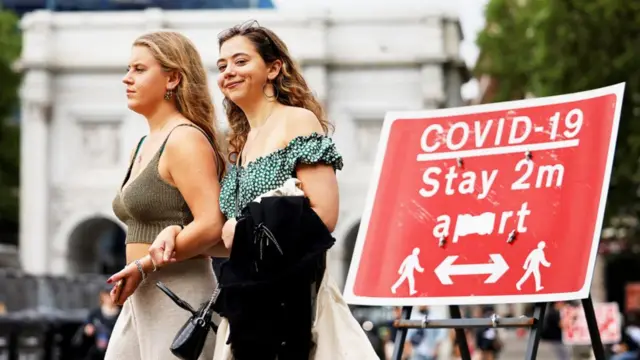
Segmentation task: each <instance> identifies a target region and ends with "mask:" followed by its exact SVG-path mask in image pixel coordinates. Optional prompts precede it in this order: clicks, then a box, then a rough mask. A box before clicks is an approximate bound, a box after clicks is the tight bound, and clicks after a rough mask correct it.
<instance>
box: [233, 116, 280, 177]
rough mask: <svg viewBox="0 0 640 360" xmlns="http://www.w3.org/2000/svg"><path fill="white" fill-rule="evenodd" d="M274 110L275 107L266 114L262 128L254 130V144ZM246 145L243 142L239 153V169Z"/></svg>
mask: <svg viewBox="0 0 640 360" xmlns="http://www.w3.org/2000/svg"><path fill="white" fill-rule="evenodd" d="M275 108H276V107H275V106H273V107H272V108H271V110H270V111H269V114H267V116H266V117H265V118H264V121H263V122H262V126H260V127H259V128H258V129H257V130H256V134H255V135H254V136H253V141H254V142H255V141H256V139H257V138H258V136H259V135H260V131H261V130H262V128H264V127H265V125H267V120H269V118H270V117H271V114H273V110H275ZM246 145H247V142H246V141H245V143H244V144H243V145H242V148H241V150H240V153H239V156H240V158H239V161H238V165H239V167H242V158H243V157H242V154H243V153H245V149H246ZM250 148H251V147H249V149H250Z"/></svg>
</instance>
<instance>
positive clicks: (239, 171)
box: [235, 145, 244, 218]
mask: <svg viewBox="0 0 640 360" xmlns="http://www.w3.org/2000/svg"><path fill="white" fill-rule="evenodd" d="M243 151H244V145H242V148H241V149H240V152H239V153H238V159H237V161H236V213H235V214H236V216H235V217H236V218H238V215H240V176H241V174H242V172H243V169H242V152H243Z"/></svg>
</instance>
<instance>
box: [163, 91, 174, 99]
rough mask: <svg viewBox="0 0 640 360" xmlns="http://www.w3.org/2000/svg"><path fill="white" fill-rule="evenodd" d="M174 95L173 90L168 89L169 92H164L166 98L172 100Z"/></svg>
mask: <svg viewBox="0 0 640 360" xmlns="http://www.w3.org/2000/svg"><path fill="white" fill-rule="evenodd" d="M172 96H173V90H167V92H165V93H164V99H165V100H171V97H172Z"/></svg>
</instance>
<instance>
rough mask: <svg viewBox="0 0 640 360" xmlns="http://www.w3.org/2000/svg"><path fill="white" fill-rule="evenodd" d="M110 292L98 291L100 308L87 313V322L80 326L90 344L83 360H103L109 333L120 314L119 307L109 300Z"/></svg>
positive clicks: (108, 289) (106, 289) (107, 290)
mask: <svg viewBox="0 0 640 360" xmlns="http://www.w3.org/2000/svg"><path fill="white" fill-rule="evenodd" d="M110 291H111V289H110V288H108V287H105V288H102V289H101V290H100V293H99V298H100V306H98V307H97V308H95V309H92V310H91V311H90V312H89V316H88V317H87V321H86V323H85V324H84V325H83V326H82V333H83V334H84V337H85V339H87V340H88V341H89V342H90V343H91V345H90V346H89V349H88V352H87V354H86V356H85V357H84V359H85V360H103V359H104V356H105V353H106V352H107V345H108V344H109V340H110V338H111V333H112V332H113V328H114V327H115V325H116V321H117V319H118V315H119V314H120V307H118V306H117V305H116V304H115V303H114V302H113V300H112V299H111V295H110Z"/></svg>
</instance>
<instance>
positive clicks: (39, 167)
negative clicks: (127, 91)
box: [20, 8, 469, 280]
mask: <svg viewBox="0 0 640 360" xmlns="http://www.w3.org/2000/svg"><path fill="white" fill-rule="evenodd" d="M249 18H254V19H257V20H258V21H259V22H260V23H261V24H262V25H265V26H267V27H270V28H272V29H273V30H274V31H275V32H276V33H278V34H279V35H280V36H282V38H283V39H284V41H285V42H286V43H287V44H288V46H289V48H290V50H291V51H292V53H293V55H294V56H295V57H296V59H297V61H298V62H299V63H300V65H301V67H302V68H303V70H304V75H305V77H306V78H307V80H308V82H309V83H310V86H311V87H312V89H313V90H314V91H315V92H316V94H317V96H318V97H319V98H320V100H321V101H322V102H323V103H324V104H325V107H326V110H327V112H328V117H329V118H330V119H331V120H332V121H333V123H334V124H335V125H336V131H335V134H334V135H333V137H334V139H335V141H336V143H337V146H338V148H339V149H340V151H341V152H342V154H343V156H344V158H345V163H346V164H347V166H345V169H344V171H342V172H340V173H339V181H340V190H341V202H342V203H341V211H342V213H341V214H340V223H339V225H338V228H337V229H336V231H335V236H336V238H337V239H338V242H337V245H336V247H335V248H334V249H333V250H332V252H331V258H330V263H331V265H330V268H331V271H332V272H334V274H335V275H336V277H337V278H338V279H340V280H342V279H344V278H345V277H346V271H347V267H348V264H349V261H350V259H351V254H352V251H353V246H354V243H355V237H356V235H357V227H358V225H359V220H360V215H361V213H362V208H363V204H364V200H365V195H366V189H367V186H368V181H369V178H370V171H371V166H372V162H373V156H374V153H375V149H376V144H377V141H378V137H379V131H380V127H381V125H382V119H383V118H384V114H385V112H386V111H388V110H390V109H396V110H413V109H424V108H440V107H452V106H460V105H462V104H463V100H462V96H461V92H460V88H461V86H462V84H463V83H465V82H467V81H468V80H469V72H468V70H467V68H466V65H465V64H464V61H463V60H462V58H461V56H460V52H459V45H460V41H461V39H462V33H461V29H460V24H459V21H458V19H457V18H456V17H455V16H453V15H452V14H447V13H442V12H432V11H429V10H426V9H425V10H423V11H419V12H417V11H410V12H409V11H406V10H398V9H396V10H395V11H387V12H384V13H381V12H379V11H366V10H363V11H360V12H359V13H357V14H356V13H353V12H344V13H343V12H337V11H336V12H332V11H313V12H300V11H278V10H272V9H269V10H263V9H252V10H225V11H216V10H205V9H200V10H180V11H176V10H161V9H157V8H153V9H147V10H141V11H127V12H114V11H94V12H50V11H36V12H32V13H30V14H27V15H26V16H25V17H24V19H23V20H22V29H23V32H24V43H23V51H22V57H21V59H20V67H21V69H22V70H23V74H24V79H23V84H22V91H21V101H22V112H21V131H22V144H23V148H22V155H21V163H22V164H28V166H23V167H22V177H21V180H22V182H21V194H22V197H21V208H20V209H21V210H20V211H21V223H23V224H27V223H28V224H29V226H23V227H21V232H20V248H21V250H22V251H21V252H20V259H21V264H22V267H23V268H24V270H25V271H27V272H30V273H36V274H43V273H54V274H65V273H86V272H100V273H111V272H113V271H114V270H116V269H118V268H119V267H121V266H122V263H121V261H122V259H123V258H124V255H123V251H124V243H123V238H124V231H123V228H122V225H123V224H121V223H120V222H119V221H118V220H117V219H116V218H115V217H114V216H113V212H112V209H111V199H112V197H113V196H114V193H115V191H116V189H117V187H118V186H119V184H120V183H121V181H122V179H123V176H124V172H125V169H126V167H127V159H128V154H129V153H130V151H131V149H132V148H133V146H135V143H136V142H137V140H138V139H139V138H140V137H141V136H142V135H144V134H145V133H146V131H147V129H146V123H145V122H144V119H142V118H140V117H139V116H138V115H137V114H135V113H133V112H131V111H129V110H128V109H127V107H126V102H125V101H126V98H125V96H124V86H123V85H122V83H121V77H122V76H123V70H122V69H123V64H126V62H127V57H128V54H129V48H130V45H131V42H132V40H133V39H134V38H135V37H136V36H138V35H139V34H141V33H143V32H145V31H149V30H151V29H160V28H170V29H175V30H178V31H180V32H183V33H184V34H186V35H187V36H189V37H190V38H191V39H192V40H193V41H194V42H195V43H196V45H197V47H198V49H199V50H200V52H201V54H202V57H203V59H204V61H205V64H206V66H207V67H208V68H209V71H210V74H209V75H210V78H211V80H212V81H210V85H211V90H212V92H213V94H214V102H215V103H216V105H217V110H218V121H219V123H220V127H221V128H223V129H224V128H225V127H226V119H225V117H224V113H223V111H222V106H221V102H222V95H221V93H220V92H219V90H218V89H217V85H216V83H215V81H214V80H215V77H216V75H217V69H216V68H215V61H216V59H217V57H218V56H217V51H218V49H217V44H216V41H215V39H216V35H217V34H218V33H219V32H220V31H222V30H223V29H225V28H227V27H230V26H232V25H234V24H237V23H241V22H243V21H246V20H247V19H249ZM98 44H99V45H98ZM31 249H38V251H32V250H31Z"/></svg>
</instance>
